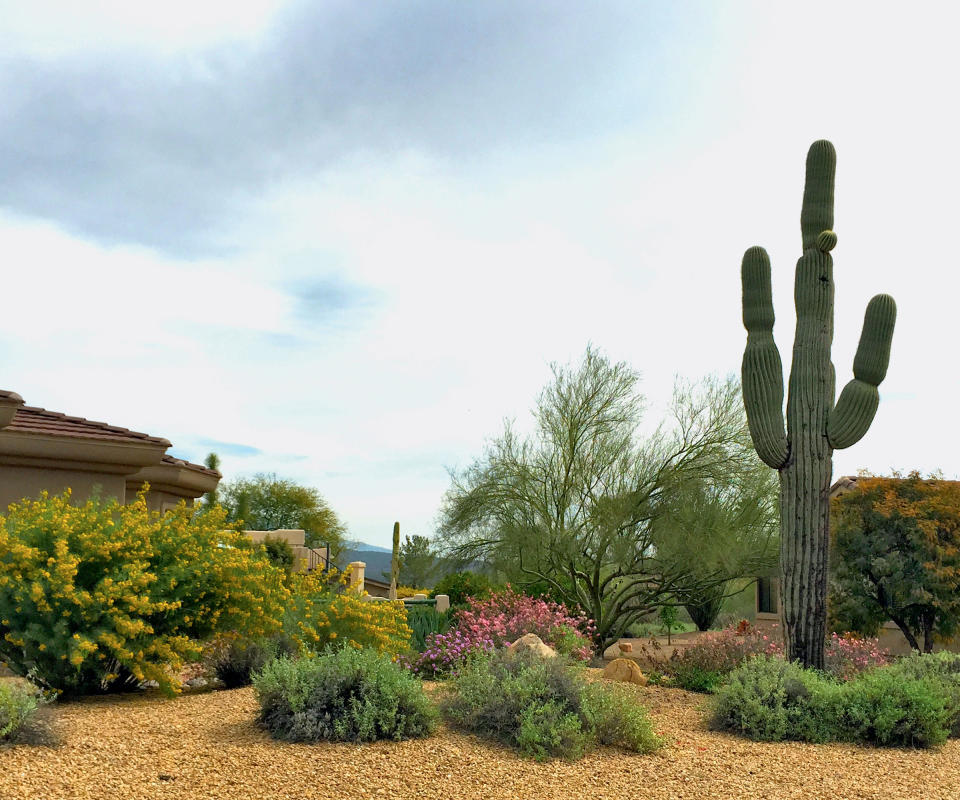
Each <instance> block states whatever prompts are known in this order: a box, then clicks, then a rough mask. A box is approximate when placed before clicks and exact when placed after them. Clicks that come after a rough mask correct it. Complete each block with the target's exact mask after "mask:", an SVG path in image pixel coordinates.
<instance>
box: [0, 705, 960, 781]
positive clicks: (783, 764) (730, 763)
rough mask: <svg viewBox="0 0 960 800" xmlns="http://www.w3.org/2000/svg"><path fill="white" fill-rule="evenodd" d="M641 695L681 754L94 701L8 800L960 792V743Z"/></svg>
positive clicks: (66, 713) (70, 718)
mask: <svg viewBox="0 0 960 800" xmlns="http://www.w3.org/2000/svg"><path fill="white" fill-rule="evenodd" d="M630 690H631V691H635V692H636V694H637V696H638V699H640V700H641V701H642V702H644V703H645V704H647V706H648V707H649V708H650V711H651V714H652V717H653V719H654V721H655V723H656V726H657V728H658V730H660V731H662V732H664V733H665V734H667V735H668V736H669V738H670V744H669V746H668V747H667V748H665V749H664V750H663V751H661V752H660V753H658V754H656V755H648V756H642V755H633V754H626V753H622V752H619V751H616V750H612V749H606V748H605V749H602V750H599V751H596V752H594V753H592V754H590V755H588V756H587V757H586V758H584V759H583V760H581V761H577V762H564V761H555V762H550V763H546V764H538V763H536V762H533V761H528V760H525V759H523V758H520V757H518V756H516V755H514V754H513V753H512V752H510V751H509V750H506V749H504V748H501V747H498V746H495V745H490V744H487V743H484V742H482V741H480V740H479V739H476V738H473V737H469V736H464V735H461V734H458V733H455V732H452V731H450V730H449V729H447V728H441V729H440V730H439V731H438V733H437V734H436V735H434V736H433V737H431V738H429V739H425V740H418V741H409V742H400V743H386V742H380V743H376V744H365V745H347V744H317V745H300V744H281V743H278V742H274V741H272V740H271V739H270V738H269V736H267V735H266V734H265V733H264V732H263V731H261V730H259V729H258V728H257V727H256V725H255V723H254V715H255V713H256V704H255V702H254V699H253V693H252V691H251V690H250V689H237V690H234V691H218V692H207V693H204V694H192V695H184V696H182V697H180V698H177V699H175V700H168V699H165V698H162V697H159V696H133V697H129V696H128V697H113V698H95V699H87V700H84V701H81V702H77V703H70V704H64V705H62V706H60V707H59V708H57V709H56V713H55V719H54V731H55V734H56V735H57V737H58V738H59V742H60V743H59V744H58V745H57V746H37V745H35V744H34V745H18V746H13V747H11V746H3V747H0V798H3V800H21V798H29V800H46V799H47V798H50V800H61V798H62V799H63V800H67V799H68V798H84V800H87V799H88V798H96V799H97V800H101V799H102V800H112V798H117V799H118V800H119V799H120V798H122V799H123V800H140V799H141V798H144V799H146V798H150V800H153V798H158V799H160V800H163V799H165V798H170V799H171V800H172V799H173V798H177V800H196V799H198V798H215V799H216V800H245V799H246V798H297V800H300V799H301V798H303V799H306V798H341V797H347V798H382V797H393V798H410V800H458V798H471V799H473V798H483V800H496V799H497V798H522V799H523V800H533V799H535V800H540V798H550V799H551V800H552V799H553V798H556V799H557V800H563V798H571V799H573V798H575V800H594V799H597V800H600V799H601V798H610V800H613V799H614V798H615V799H616V800H622V798H656V799H658V800H659V799H660V798H697V799H699V798H711V799H714V798H716V799H717V800H725V799H726V798H769V799H770V800H780V799H781V798H783V799H784V800H786V799H787V798H811V799H814V798H824V800H827V798H829V800H836V799H837V798H876V799H877V800H890V798H898V800H909V799H910V798H915V799H916V800H921V799H922V800H941V799H942V800H957V798H960V741H951V742H949V743H948V744H947V745H946V746H945V747H944V748H943V749H942V750H939V751H914V750H885V749H874V748H865V747H855V746H848V745H829V746H825V745H806V744H799V743H790V744H755V743H752V742H749V741H746V740H742V739H739V738H736V737H734V736H730V735H726V734H719V733H713V732H710V731H708V730H706V729H705V727H704V724H703V720H702V712H701V710H700V707H701V706H702V705H703V702H704V698H703V696H701V695H695V694H689V693H687V692H683V691H680V690H677V689H662V688H657V687H647V688H639V687H636V688H632V687H631V689H630Z"/></svg>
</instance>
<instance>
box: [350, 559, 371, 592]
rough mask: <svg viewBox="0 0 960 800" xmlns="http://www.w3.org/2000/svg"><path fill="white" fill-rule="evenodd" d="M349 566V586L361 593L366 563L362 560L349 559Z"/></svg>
mask: <svg viewBox="0 0 960 800" xmlns="http://www.w3.org/2000/svg"><path fill="white" fill-rule="evenodd" d="M349 566H350V588H351V589H356V590H357V591H358V592H360V594H363V573H364V571H365V570H366V568H367V564H366V562H364V561H351V562H350V565H349Z"/></svg>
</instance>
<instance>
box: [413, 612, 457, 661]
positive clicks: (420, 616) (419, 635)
mask: <svg viewBox="0 0 960 800" xmlns="http://www.w3.org/2000/svg"><path fill="white" fill-rule="evenodd" d="M407 625H409V626H410V630H411V631H413V635H412V636H411V637H410V647H412V648H413V649H414V650H416V651H417V652H418V653H422V652H423V651H424V650H426V649H427V637H428V636H429V635H430V634H431V633H433V634H440V633H446V632H447V631H448V630H449V629H450V612H449V611H437V609H435V608H433V607H432V606H412V607H411V608H408V609H407Z"/></svg>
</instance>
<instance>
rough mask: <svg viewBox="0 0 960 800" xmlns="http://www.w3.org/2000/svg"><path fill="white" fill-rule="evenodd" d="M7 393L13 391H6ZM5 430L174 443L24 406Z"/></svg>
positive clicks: (111, 439) (76, 437)
mask: <svg viewBox="0 0 960 800" xmlns="http://www.w3.org/2000/svg"><path fill="white" fill-rule="evenodd" d="M4 394H13V393H12V392H5V393H4ZM3 430H4V431H11V432H17V433H33V434H41V435H45V436H68V437H70V438H75V439H94V440H97V441H109V442H130V443H133V442H142V443H144V444H156V445H162V446H164V447H170V442H169V441H167V440H166V439H164V438H162V437H160V436H150V435H149V434H147V433H138V432H137V431H131V430H129V429H128V428H118V427H117V426H116V425H108V424H107V423H106V422H94V421H93V420H89V419H84V418H83V417H70V416H67V415H66V414H61V413H59V412H57V411H47V410H46V409H45V408H36V407H34V406H21V407H20V408H18V409H17V412H16V414H15V415H14V417H13V420H12V421H11V422H10V424H9V425H7V427H5V428H4V429H3Z"/></svg>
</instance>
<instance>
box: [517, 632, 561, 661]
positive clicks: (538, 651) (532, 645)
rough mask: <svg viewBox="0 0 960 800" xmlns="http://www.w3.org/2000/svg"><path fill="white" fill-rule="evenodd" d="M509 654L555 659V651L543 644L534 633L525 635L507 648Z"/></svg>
mask: <svg viewBox="0 0 960 800" xmlns="http://www.w3.org/2000/svg"><path fill="white" fill-rule="evenodd" d="M507 651H508V652H510V653H518V652H529V653H533V654H534V655H535V656H538V657H539V658H556V656H557V651H556V650H554V649H553V648H552V647H550V645H548V644H544V642H543V639H541V638H540V637H539V636H537V635H536V634H535V633H526V634H524V635H523V636H521V637H520V638H519V639H517V641H515V642H514V643H513V644H511V645H508V646H507Z"/></svg>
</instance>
